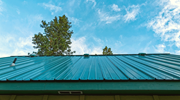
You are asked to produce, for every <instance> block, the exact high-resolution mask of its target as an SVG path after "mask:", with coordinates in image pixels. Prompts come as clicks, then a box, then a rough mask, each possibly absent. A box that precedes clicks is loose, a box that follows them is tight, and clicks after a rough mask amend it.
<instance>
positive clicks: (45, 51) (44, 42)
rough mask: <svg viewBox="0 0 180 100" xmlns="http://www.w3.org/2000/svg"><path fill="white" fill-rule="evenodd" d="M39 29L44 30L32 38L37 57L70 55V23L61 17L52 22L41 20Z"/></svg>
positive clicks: (71, 32) (64, 17)
mask: <svg viewBox="0 0 180 100" xmlns="http://www.w3.org/2000/svg"><path fill="white" fill-rule="evenodd" d="M40 27H41V28H44V33H43V34H42V33H40V32H39V33H38V34H35V35H34V37H33V38H32V41H33V42H32V43H33V44H34V45H35V46H33V47H34V48H35V49H38V52H36V54H38V55H71V54H73V53H75V51H73V52H71V47H70V44H71V43H72V42H71V40H70V38H71V35H72V34H73V31H72V30H70V28H71V27H72V26H71V22H69V21H68V18H67V17H66V16H65V15H63V16H62V17H61V16H59V17H58V18H57V17H55V18H54V19H53V20H52V21H50V22H48V23H46V21H43V20H42V24H41V25H40Z"/></svg>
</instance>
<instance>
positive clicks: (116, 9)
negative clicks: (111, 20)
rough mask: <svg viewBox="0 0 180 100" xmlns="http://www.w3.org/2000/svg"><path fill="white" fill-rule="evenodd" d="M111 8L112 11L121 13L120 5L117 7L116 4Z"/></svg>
mask: <svg viewBox="0 0 180 100" xmlns="http://www.w3.org/2000/svg"><path fill="white" fill-rule="evenodd" d="M111 8H112V10H114V11H121V9H120V8H119V7H118V5H116V4H113V5H112V6H111Z"/></svg>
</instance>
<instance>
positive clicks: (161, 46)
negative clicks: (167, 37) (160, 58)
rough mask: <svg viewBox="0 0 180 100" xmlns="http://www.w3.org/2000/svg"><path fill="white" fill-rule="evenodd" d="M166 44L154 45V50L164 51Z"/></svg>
mask: <svg viewBox="0 0 180 100" xmlns="http://www.w3.org/2000/svg"><path fill="white" fill-rule="evenodd" d="M165 48H166V46H165V45H164V44H159V45H156V48H155V51H156V52H158V53H164V52H165V50H164V49H165Z"/></svg>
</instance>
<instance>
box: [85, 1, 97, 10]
mask: <svg viewBox="0 0 180 100" xmlns="http://www.w3.org/2000/svg"><path fill="white" fill-rule="evenodd" d="M86 2H92V3H94V4H93V8H94V7H95V6H96V1H95V0H86Z"/></svg>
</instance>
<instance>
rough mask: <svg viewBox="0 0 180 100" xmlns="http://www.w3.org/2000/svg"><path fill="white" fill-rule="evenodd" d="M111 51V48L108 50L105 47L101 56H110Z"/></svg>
mask: <svg viewBox="0 0 180 100" xmlns="http://www.w3.org/2000/svg"><path fill="white" fill-rule="evenodd" d="M112 54H113V53H112V51H111V48H108V47H107V46H105V48H104V49H103V55H112Z"/></svg>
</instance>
